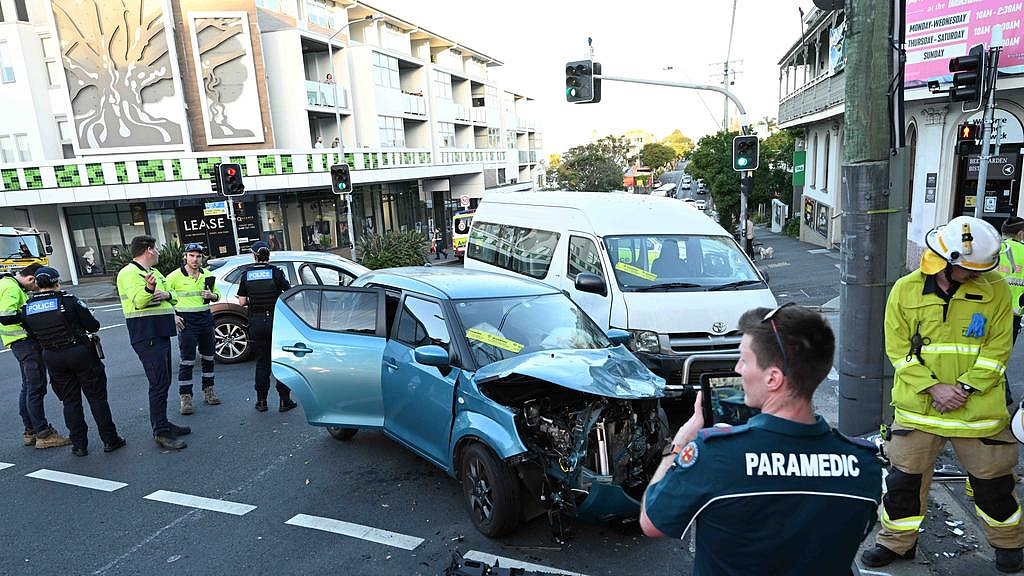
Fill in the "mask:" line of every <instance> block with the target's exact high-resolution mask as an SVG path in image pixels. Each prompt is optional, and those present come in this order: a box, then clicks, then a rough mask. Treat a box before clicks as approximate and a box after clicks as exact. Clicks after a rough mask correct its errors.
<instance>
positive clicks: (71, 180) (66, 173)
mask: <svg viewBox="0 0 1024 576" xmlns="http://www.w3.org/2000/svg"><path fill="white" fill-rule="evenodd" d="M53 175H54V176H56V177H57V187H58V188H71V187H74V186H81V185H82V178H81V177H80V176H79V175H78V164H65V165H64V166H54V167H53Z"/></svg>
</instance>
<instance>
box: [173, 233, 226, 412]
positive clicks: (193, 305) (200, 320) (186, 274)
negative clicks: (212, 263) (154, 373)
mask: <svg viewBox="0 0 1024 576" xmlns="http://www.w3.org/2000/svg"><path fill="white" fill-rule="evenodd" d="M203 253H204V250H203V245H202V244H199V243H198V242H192V243H190V244H188V245H186V246H185V263H184V265H182V266H181V268H178V269H176V270H174V271H173V272H171V273H170V274H168V275H167V287H168V289H169V290H170V291H171V292H173V293H174V296H175V297H176V298H177V299H178V301H177V303H176V304H175V305H174V313H175V315H176V316H175V319H174V321H175V324H176V325H177V328H178V351H179V355H180V357H181V363H180V364H179V365H178V394H179V395H180V397H181V413H182V414H185V415H188V414H192V412H193V407H192V370H193V368H195V365H196V346H197V345H198V347H199V358H200V366H201V369H202V386H203V401H204V402H205V403H207V404H209V405H210V406H216V405H217V404H220V398H217V394H216V393H215V392H214V391H213V344H214V337H213V326H214V324H213V314H212V313H211V312H210V303H211V302H216V301H218V300H220V291H219V290H217V287H216V286H215V284H214V276H213V274H211V273H210V271H209V270H207V269H205V268H203Z"/></svg>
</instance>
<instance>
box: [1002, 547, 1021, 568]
mask: <svg viewBox="0 0 1024 576" xmlns="http://www.w3.org/2000/svg"><path fill="white" fill-rule="evenodd" d="M1022 565H1024V552H1022V551H1021V549H1020V548H996V570H999V571H1000V572H1020V569H1021V567H1022Z"/></svg>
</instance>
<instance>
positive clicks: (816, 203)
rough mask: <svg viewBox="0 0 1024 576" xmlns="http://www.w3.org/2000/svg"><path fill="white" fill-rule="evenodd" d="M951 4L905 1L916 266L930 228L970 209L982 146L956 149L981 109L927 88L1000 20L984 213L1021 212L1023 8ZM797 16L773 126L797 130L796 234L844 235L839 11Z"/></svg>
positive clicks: (993, 217)
mask: <svg viewBox="0 0 1024 576" xmlns="http://www.w3.org/2000/svg"><path fill="white" fill-rule="evenodd" d="M949 4H950V5H949V6H946V5H945V4H943V3H934V2H920V3H917V4H915V5H913V6H908V8H907V18H906V26H907V36H906V37H907V60H906V67H905V71H904V87H905V102H906V104H905V120H906V125H905V127H904V130H905V134H904V136H905V139H906V145H907V152H908V156H909V166H908V170H907V178H908V180H909V181H908V185H909V189H910V203H909V208H910V209H909V214H908V217H909V222H908V226H907V247H908V248H907V266H908V267H909V268H911V269H913V268H916V267H917V263H918V260H919V258H920V255H921V252H922V251H923V250H924V236H925V234H926V233H927V231H928V230H930V229H931V228H933V227H934V226H936V225H938V224H943V223H945V222H948V221H949V220H950V219H951V218H953V217H954V216H959V215H961V214H967V215H974V205H975V191H976V189H977V182H978V171H977V164H978V158H979V154H980V152H981V147H980V145H979V146H972V147H970V148H969V149H968V150H964V152H966V153H963V154H961V153H959V151H958V150H957V138H956V133H957V127H958V126H960V125H961V124H963V123H965V122H974V121H980V120H981V115H982V113H981V112H980V111H979V112H963V110H962V107H961V104H960V103H959V102H955V103H951V102H949V98H948V96H947V95H945V94H934V93H932V92H931V91H929V89H928V86H927V84H928V81H929V80H938V81H939V83H940V86H941V87H942V88H948V87H949V86H950V85H951V82H952V76H951V75H950V73H949V68H948V62H949V59H950V58H952V57H956V56H961V55H964V54H966V53H967V51H968V50H969V49H970V48H971V46H973V45H975V44H985V45H986V46H987V45H990V44H991V42H992V36H993V31H994V30H995V29H997V28H1000V27H1001V28H1002V29H1003V33H1002V45H1003V47H1004V48H1003V52H1002V56H1001V59H1000V65H999V78H998V81H997V83H996V111H995V117H996V118H997V119H1002V120H1003V124H1002V139H1001V142H1000V150H999V155H998V156H997V157H995V158H994V160H993V168H990V170H989V172H988V181H987V186H986V202H985V206H984V208H983V214H984V217H985V219H986V220H989V221H991V222H992V223H993V224H994V225H996V227H997V228H998V227H999V225H1000V224H1001V223H1002V221H1003V220H1004V219H1005V218H1006V217H1008V216H1009V215H1010V214H1020V213H1021V211H1020V202H1019V198H1020V176H1019V174H1020V171H1021V149H1022V147H1024V130H1022V124H1021V121H1022V119H1024V106H1022V102H1024V51H1022V50H1021V41H1022V38H1024V33H1022V30H1024V27H1022V26H1021V21H1022V16H1024V8H1022V7H1021V5H1020V4H1019V3H1013V4H1007V3H1006V2H1002V1H1001V0H980V1H977V2H972V3H970V4H969V5H965V4H964V3H949ZM803 24H804V33H803V35H802V36H801V37H800V39H798V40H797V41H796V42H795V43H794V44H793V46H792V47H791V48H790V49H789V50H788V51H787V52H786V54H785V55H784V56H783V57H782V59H781V60H780V61H779V126H780V127H781V128H799V129H801V130H802V132H803V137H802V138H801V139H799V140H798V142H797V152H796V158H795V159H794V165H795V172H796V175H797V176H796V178H795V197H796V202H795V203H794V211H796V212H799V213H801V228H800V238H801V239H802V240H804V241H806V242H811V243H814V244H819V245H822V246H831V245H838V244H839V243H840V242H841V238H842V236H841V233H842V231H841V229H840V228H841V227H840V218H839V216H840V215H841V201H842V194H843V193H844V191H843V190H842V174H841V171H840V170H841V166H842V157H843V145H842V143H843V112H844V110H845V102H844V96H845V93H844V89H845V83H846V80H847V79H846V77H845V72H844V69H845V62H846V58H845V54H844V52H843V50H844V46H845V37H846V21H845V13H844V11H843V10H837V11H823V10H820V9H817V8H814V9H812V10H811V11H810V12H808V13H807V14H806V15H805V17H804V20H803ZM882 113H884V111H883V112H882ZM996 168H998V169H996Z"/></svg>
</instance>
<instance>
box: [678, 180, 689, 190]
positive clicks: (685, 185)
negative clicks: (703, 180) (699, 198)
mask: <svg viewBox="0 0 1024 576" xmlns="http://www.w3.org/2000/svg"><path fill="white" fill-rule="evenodd" d="M680 188H682V189H683V190H689V189H690V188H691V184H690V183H689V182H686V181H683V183H682V185H681V186H680Z"/></svg>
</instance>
